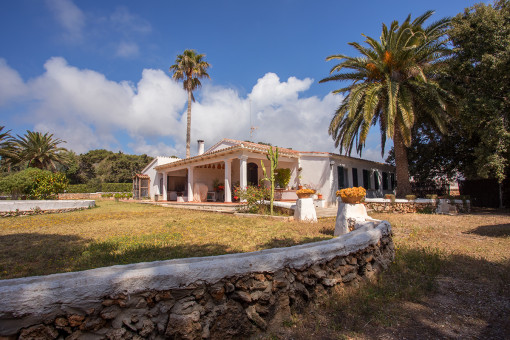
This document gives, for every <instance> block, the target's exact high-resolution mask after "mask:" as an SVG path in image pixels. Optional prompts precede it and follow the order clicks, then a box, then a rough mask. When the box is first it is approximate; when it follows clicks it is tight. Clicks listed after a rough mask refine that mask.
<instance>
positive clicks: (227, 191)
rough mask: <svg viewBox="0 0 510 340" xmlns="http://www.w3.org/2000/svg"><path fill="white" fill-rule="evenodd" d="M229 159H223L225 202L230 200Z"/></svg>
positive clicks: (230, 174) (230, 178)
mask: <svg viewBox="0 0 510 340" xmlns="http://www.w3.org/2000/svg"><path fill="white" fill-rule="evenodd" d="M231 163H232V160H231V159H225V202H232V187H231V185H232V167H231V165H232V164H231Z"/></svg>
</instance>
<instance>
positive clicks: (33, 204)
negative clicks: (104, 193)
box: [0, 200, 96, 213]
mask: <svg viewBox="0 0 510 340" xmlns="http://www.w3.org/2000/svg"><path fill="white" fill-rule="evenodd" d="M95 205H96V202H95V201H91V200H73V201H59V200H9V201H0V213H15V212H25V211H26V212H33V211H37V210H42V211H48V210H51V211H53V210H70V209H85V208H90V207H93V206H95Z"/></svg>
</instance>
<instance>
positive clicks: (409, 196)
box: [406, 195, 416, 201]
mask: <svg viewBox="0 0 510 340" xmlns="http://www.w3.org/2000/svg"><path fill="white" fill-rule="evenodd" d="M415 199H416V195H406V200H408V201H414V200H415Z"/></svg>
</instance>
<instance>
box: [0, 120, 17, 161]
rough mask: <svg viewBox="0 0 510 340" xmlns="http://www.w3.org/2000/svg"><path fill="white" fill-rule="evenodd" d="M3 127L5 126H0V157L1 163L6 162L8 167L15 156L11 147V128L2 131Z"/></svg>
mask: <svg viewBox="0 0 510 340" xmlns="http://www.w3.org/2000/svg"><path fill="white" fill-rule="evenodd" d="M4 128H5V126H0V158H1V159H2V163H4V164H7V166H8V168H9V169H10V167H11V164H12V162H13V160H15V159H16V158H17V157H16V153H15V151H14V148H13V139H12V136H11V130H8V131H6V132H2V130H3V129H4Z"/></svg>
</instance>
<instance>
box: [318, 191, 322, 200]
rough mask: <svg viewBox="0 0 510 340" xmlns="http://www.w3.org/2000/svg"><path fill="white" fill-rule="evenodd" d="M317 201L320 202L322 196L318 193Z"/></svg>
mask: <svg viewBox="0 0 510 340" xmlns="http://www.w3.org/2000/svg"><path fill="white" fill-rule="evenodd" d="M317 199H318V200H321V199H322V194H321V193H320V192H318V193H317Z"/></svg>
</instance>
